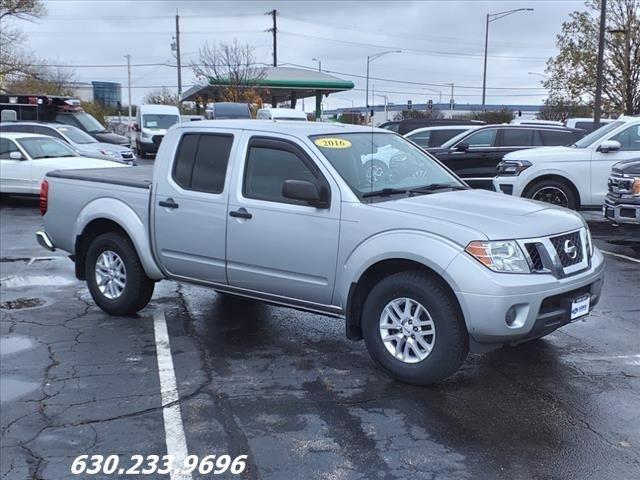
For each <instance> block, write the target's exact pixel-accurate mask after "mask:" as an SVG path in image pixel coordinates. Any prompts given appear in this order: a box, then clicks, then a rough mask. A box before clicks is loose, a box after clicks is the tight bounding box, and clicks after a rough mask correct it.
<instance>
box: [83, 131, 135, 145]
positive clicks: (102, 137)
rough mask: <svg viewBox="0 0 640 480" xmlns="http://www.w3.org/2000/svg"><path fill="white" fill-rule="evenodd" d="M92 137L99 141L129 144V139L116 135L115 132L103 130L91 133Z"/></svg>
mask: <svg viewBox="0 0 640 480" xmlns="http://www.w3.org/2000/svg"><path fill="white" fill-rule="evenodd" d="M91 136H92V137H94V138H95V139H96V140H98V141H99V142H104V143H111V144H116V145H127V146H128V145H129V144H130V143H131V141H130V140H129V139H128V138H127V137H124V136H122V135H118V134H116V133H111V132H105V133H92V134H91Z"/></svg>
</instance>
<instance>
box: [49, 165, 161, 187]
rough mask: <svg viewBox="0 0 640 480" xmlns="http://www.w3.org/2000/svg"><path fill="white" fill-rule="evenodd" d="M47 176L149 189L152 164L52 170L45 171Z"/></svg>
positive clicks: (151, 177)
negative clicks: (128, 166)
mask: <svg viewBox="0 0 640 480" xmlns="http://www.w3.org/2000/svg"><path fill="white" fill-rule="evenodd" d="M47 176H48V177H55V178H70V179H73V180H85V181H87V182H98V183H109V184H112V185H124V186H127V187H135V188H145V189H149V188H150V187H151V183H152V179H153V165H139V166H137V167H130V168H85V169H76V170H54V171H52V172H49V173H47Z"/></svg>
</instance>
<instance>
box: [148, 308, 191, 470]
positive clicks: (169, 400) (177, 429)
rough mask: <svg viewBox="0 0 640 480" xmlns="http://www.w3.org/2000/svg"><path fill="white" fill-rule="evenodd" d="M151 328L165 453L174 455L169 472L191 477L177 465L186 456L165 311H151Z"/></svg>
mask: <svg viewBox="0 0 640 480" xmlns="http://www.w3.org/2000/svg"><path fill="white" fill-rule="evenodd" d="M153 330H154V333H155V339H156V354H157V356H158V375H159V376H160V397H161V401H162V405H163V406H164V408H163V409H162V417H163V419H164V435H165V441H166V444H167V454H168V455H173V458H174V462H173V464H174V471H173V472H171V480H192V478H193V477H192V476H191V474H190V473H183V472H181V471H178V469H179V468H180V467H181V466H182V465H184V461H185V459H186V458H187V455H188V451H187V439H186V437H185V434H184V426H183V424H182V415H181V413H180V404H179V403H178V400H179V398H180V396H179V394H178V387H177V383H176V375H175V372H174V369H173V358H172V357H171V344H170V343H169V333H168V332H167V322H166V320H165V316H164V312H156V313H154V315H153Z"/></svg>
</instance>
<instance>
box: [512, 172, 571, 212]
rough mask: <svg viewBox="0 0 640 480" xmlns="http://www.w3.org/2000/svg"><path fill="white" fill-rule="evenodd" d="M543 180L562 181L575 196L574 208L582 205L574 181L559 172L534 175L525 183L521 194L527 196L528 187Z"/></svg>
mask: <svg viewBox="0 0 640 480" xmlns="http://www.w3.org/2000/svg"><path fill="white" fill-rule="evenodd" d="M544 180H555V181H557V182H561V183H564V184H565V185H566V186H567V187H569V188H570V189H571V192H572V193H573V194H574V195H575V197H576V209H579V208H580V205H582V200H581V198H580V191H579V190H578V187H576V185H575V183H574V182H573V181H572V180H571V179H569V178H567V177H565V176H564V175H560V174H557V173H545V174H544V175H540V176H538V177H535V178H533V179H531V180H529V182H528V183H527V184H526V186H525V187H524V189H523V190H522V196H523V197H527V198H528V194H529V191H530V189H531V188H532V187H533V186H534V185H535V184H536V183H538V182H541V181H544Z"/></svg>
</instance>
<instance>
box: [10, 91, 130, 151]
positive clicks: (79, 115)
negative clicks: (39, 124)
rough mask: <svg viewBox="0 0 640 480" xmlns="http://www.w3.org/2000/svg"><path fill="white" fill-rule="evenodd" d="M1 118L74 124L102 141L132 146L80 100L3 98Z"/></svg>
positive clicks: (53, 97)
mask: <svg viewBox="0 0 640 480" xmlns="http://www.w3.org/2000/svg"><path fill="white" fill-rule="evenodd" d="M0 118H1V119H2V121H3V122H5V121H16V120H26V121H44V122H56V123H64V124H66V125H72V126H74V127H77V128H79V129H80V130H82V131H84V132H86V133H88V134H89V135H91V136H92V137H94V138H95V139H96V140H98V141H99V142H103V143H113V144H115V145H122V146H125V147H130V146H131V141H130V140H129V138H128V137H125V136H123V135H117V134H115V133H112V132H109V131H107V129H106V128H104V125H102V124H101V123H100V122H98V120H96V119H95V118H94V117H93V116H92V115H91V114H89V113H87V112H85V111H84V110H83V109H82V107H81V106H80V100H78V99H76V98H69V97H60V96H55V95H0Z"/></svg>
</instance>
